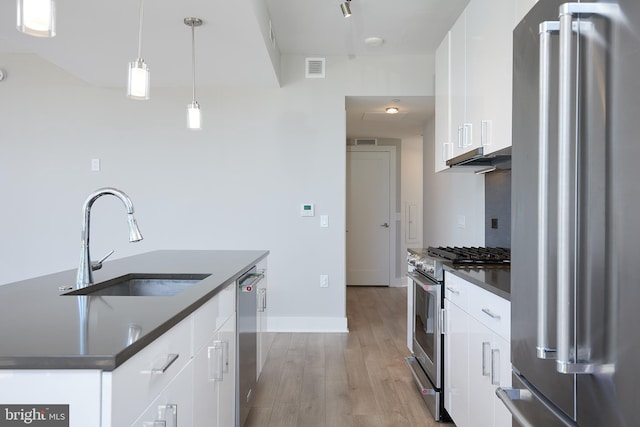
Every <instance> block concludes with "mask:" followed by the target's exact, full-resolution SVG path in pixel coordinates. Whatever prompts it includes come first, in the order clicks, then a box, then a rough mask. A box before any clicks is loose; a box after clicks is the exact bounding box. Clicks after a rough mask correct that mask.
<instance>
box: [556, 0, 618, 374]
mask: <svg viewBox="0 0 640 427" xmlns="http://www.w3.org/2000/svg"><path fill="white" fill-rule="evenodd" d="M580 14H597V15H602V16H607V17H611V18H613V19H618V17H619V15H620V9H619V6H618V5H617V4H613V3H565V4H563V5H561V6H560V9H559V15H560V16H559V21H560V49H559V52H560V55H559V57H560V58H559V80H558V242H557V250H558V254H557V256H558V271H557V274H558V275H557V292H558V300H557V303H558V308H557V310H558V313H557V314H558V325H557V333H558V343H557V344H558V352H557V360H556V370H557V371H558V372H560V373H563V374H592V373H594V372H602V371H605V372H610V371H611V370H612V369H613V365H610V364H604V365H596V364H594V363H593V362H592V361H590V360H577V359H578V357H577V356H576V355H577V354H578V349H574V355H573V356H572V351H571V346H572V329H571V327H572V322H571V319H572V316H573V312H572V311H573V310H572V309H571V305H572V292H571V288H572V286H571V285H572V277H573V275H574V272H573V271H572V265H573V263H572V258H571V256H572V254H571V248H572V240H571V237H572V230H573V227H574V225H573V224H572V218H571V205H570V197H571V189H572V176H571V161H572V160H571V142H572V141H571V132H572V123H573V121H572V118H571V111H572V108H571V107H572V104H571V102H572V97H571V90H572V85H573V84H574V82H573V79H572V67H571V66H572V56H573V53H572V51H573V46H572V37H573V31H574V30H576V26H575V24H574V22H573V18H574V15H580ZM588 25H589V23H588V22H586V23H582V22H580V24H579V25H578V28H577V30H578V31H585V30H587V29H588V28H589V27H588ZM578 66H579V65H578Z"/></svg>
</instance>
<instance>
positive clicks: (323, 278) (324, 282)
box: [320, 274, 329, 288]
mask: <svg viewBox="0 0 640 427" xmlns="http://www.w3.org/2000/svg"><path fill="white" fill-rule="evenodd" d="M320 287H321V288H328V287H329V275H327V274H321V275H320Z"/></svg>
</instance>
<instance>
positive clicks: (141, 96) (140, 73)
mask: <svg viewBox="0 0 640 427" xmlns="http://www.w3.org/2000/svg"><path fill="white" fill-rule="evenodd" d="M143 2H144V0H140V26H139V27H138V58H137V59H135V60H134V61H131V62H129V79H128V84H127V96H128V97H129V98H131V99H138V100H147V99H149V77H150V76H149V67H147V64H146V63H145V62H144V59H142V18H143V11H144V4H143Z"/></svg>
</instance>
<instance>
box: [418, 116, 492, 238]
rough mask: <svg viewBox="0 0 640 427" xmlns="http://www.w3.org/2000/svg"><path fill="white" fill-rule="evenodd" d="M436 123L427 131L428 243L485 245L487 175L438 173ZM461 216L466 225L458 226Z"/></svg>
mask: <svg viewBox="0 0 640 427" xmlns="http://www.w3.org/2000/svg"><path fill="white" fill-rule="evenodd" d="M434 144H435V123H434V122H433V121H431V122H430V123H428V124H427V125H426V126H425V130H424V223H423V227H424V242H423V243H424V246H484V176H483V175H475V174H474V173H473V172H469V171H466V172H465V171H460V172H456V171H453V170H452V171H443V172H439V173H437V174H436V173H435V172H434V170H435V147H434ZM458 216H463V217H464V219H465V227H464V228H460V227H459V226H458Z"/></svg>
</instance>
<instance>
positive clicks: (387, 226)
mask: <svg viewBox="0 0 640 427" xmlns="http://www.w3.org/2000/svg"><path fill="white" fill-rule="evenodd" d="M380 227H384V228H389V223H386V222H385V223H384V224H382V225H381V226H380Z"/></svg>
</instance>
